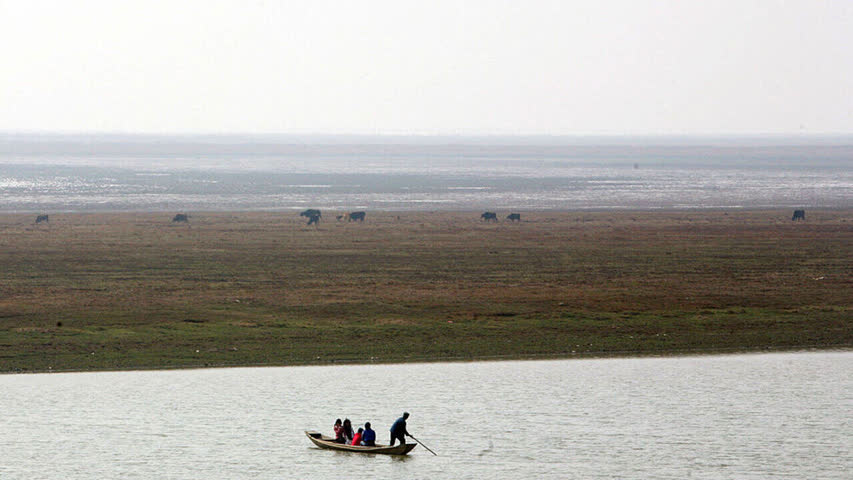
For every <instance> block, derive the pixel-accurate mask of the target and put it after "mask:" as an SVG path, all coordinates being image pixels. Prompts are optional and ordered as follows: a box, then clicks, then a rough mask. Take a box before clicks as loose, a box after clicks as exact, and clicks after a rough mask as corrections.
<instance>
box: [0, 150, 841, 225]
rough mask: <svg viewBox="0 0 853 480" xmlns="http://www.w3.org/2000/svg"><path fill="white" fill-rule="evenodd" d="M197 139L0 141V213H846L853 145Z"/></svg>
mask: <svg viewBox="0 0 853 480" xmlns="http://www.w3.org/2000/svg"><path fill="white" fill-rule="evenodd" d="M202 140H203V139H199V138H190V139H188V140H187V142H189V143H182V142H181V141H179V140H178V139H175V138H164V139H160V140H157V139H152V138H148V139H147V140H145V141H141V140H140V139H139V138H137V137H130V138H124V139H123V138H115V137H104V138H99V137H94V138H89V137H73V136H72V137H69V138H68V139H65V140H62V139H56V138H54V139H52V140H49V141H48V140H44V139H40V138H38V137H35V138H29V137H23V138H17V137H14V136H13V137H11V139H10V138H7V137H3V136H2V135H0V212H40V213H46V212H51V213H57V212H69V211H186V212H191V211H192V212H195V211H215V210H274V211H287V210H299V209H305V208H308V207H310V208H320V209H323V210H337V211H341V210H355V209H364V210H383V211H389V210H394V211H418V210H421V211H423V210H426V211H432V210H444V211H454V210H456V211H458V210H479V209H486V210H492V209H496V210H498V211H503V210H510V211H531V210H554V209H557V210H566V209H632V208H640V209H650V208H668V209H678V208H750V207H751V208H768V207H770V208H792V207H795V208H815V207H819V208H848V207H850V206H851V205H853V139H848V140H849V141H846V142H844V143H840V144H826V143H821V142H820V141H819V139H811V141H812V142H813V143H811V144H808V143H807V144H799V143H797V142H799V141H805V140H796V139H793V140H792V139H789V140H787V143H785V142H782V143H779V142H780V141H782V140H784V139H781V140H780V139H777V140H776V141H769V140H764V141H758V140H755V141H754V142H753V143H751V144H749V143H748V144H742V143H739V142H738V141H736V139H722V140H717V141H716V143H714V142H712V144H710V145H709V144H706V143H704V142H706V141H707V140H702V141H700V140H694V141H693V142H692V143H687V144H668V145H656V144H650V143H647V142H648V140H646V141H645V142H646V143H644V142H642V141H640V142H639V143H638V144H633V143H631V141H630V139H622V140H621V142H622V143H620V144H618V145H616V144H611V145H607V144H602V145H596V144H586V145H561V144H526V145H511V144H484V143H481V144H470V143H469V144H448V145H444V144H299V143H296V144H288V143H263V141H261V140H262V139H257V138H255V139H252V138H244V139H241V138H239V137H238V138H231V139H230V140H229V141H225V140H222V142H224V143H205V142H204V141H202ZM461 140H465V141H469V142H470V141H472V139H467V140H466V139H464V138H463V139H461ZM517 140H518V139H513V138H510V139H506V141H517ZM283 141H284V140H283ZM287 141H293V139H290V140H287ZM449 141H450V140H449ZM452 141H460V140H452ZM658 141H660V140H658ZM669 141H670V142H672V141H674V140H669ZM229 142H230V143H229ZM697 142H698V143H697ZM755 142H758V143H755ZM791 142H793V143H791Z"/></svg>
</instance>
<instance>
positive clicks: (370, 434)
mask: <svg viewBox="0 0 853 480" xmlns="http://www.w3.org/2000/svg"><path fill="white" fill-rule="evenodd" d="M359 430H361V429H360V428H359ZM361 444H362V445H364V446H365V447H375V446H376V432H374V431H373V430H372V429H371V428H370V422H367V423H365V424H364V432H362V434H361Z"/></svg>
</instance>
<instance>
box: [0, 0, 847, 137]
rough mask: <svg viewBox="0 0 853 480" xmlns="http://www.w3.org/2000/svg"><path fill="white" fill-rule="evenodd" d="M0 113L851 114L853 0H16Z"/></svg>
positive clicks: (250, 123) (628, 121)
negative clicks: (350, 0) (342, 0)
mask: <svg viewBox="0 0 853 480" xmlns="http://www.w3.org/2000/svg"><path fill="white" fill-rule="evenodd" d="M0 52H2V57H0V58H2V71H0V130H7V131H8V130H12V131H19V130H24V131H33V130H35V131H70V132H90V131H97V132H145V133H190V132H209V133H222V132H247V133H248V132H255V133H445V134H472V133H476V134H483V133H485V134H491V133H494V134H557V135H562V134H680V133H690V134H703V133H709V134H720V133H736V134H750V133H853V91H852V90H851V86H853V1H848V0H838V1H820V0H804V1H772V0H762V1H747V0H738V1H721V0H713V1H712V0H708V1H698V0H695V1H694V0H677V1H641V0H625V1H617V0H614V1H597V0H588V1H571V0H565V1H521V0H518V1H507V2H502V1H497V0H484V1H475V0H471V1H462V0H456V1H435V0H430V1H419V2H411V1H406V0H389V1H352V2H327V1H316V0H314V1H305V2H301V1H280V2H277V1H256V2H250V1H233V2H225V1H222V2H220V1H210V0H204V1H175V0H169V1H162V2H161V1H118V0H110V1H56V2H47V1H29V0H27V1H6V0H0Z"/></svg>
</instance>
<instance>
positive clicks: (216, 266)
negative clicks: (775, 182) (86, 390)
mask: <svg viewBox="0 0 853 480" xmlns="http://www.w3.org/2000/svg"><path fill="white" fill-rule="evenodd" d="M790 215H791V213H790V211H787V210H786V211H730V212H718V211H708V212H705V211H703V212H692V211H691V212H590V213H586V212H582V213H578V212H531V213H523V214H522V220H523V221H522V222H521V223H515V224H512V223H508V222H505V221H504V222H501V223H499V224H486V223H482V222H479V221H478V217H479V215H478V213H429V212H418V213H405V214H399V215H398V214H397V213H374V212H368V216H367V221H366V222H365V223H364V224H360V223H345V222H336V221H335V220H334V215H332V214H331V212H327V213H326V219H325V220H324V221H323V222H322V223H321V224H320V226H319V227H318V228H315V227H313V226H312V227H307V226H306V225H305V222H304V219H302V218H299V217H298V216H297V215H296V214H295V213H261V212H252V213H199V214H195V215H193V216H192V217H191V219H190V224H189V225H183V224H172V223H171V222H170V219H171V216H170V215H168V214H162V213H157V214H154V213H145V214H141V213H128V214H124V213H122V214H119V213H114V214H113V213H111V214H58V215H51V219H50V224H49V225H44V224H39V225H33V220H34V218H35V216H34V215H0V266H2V273H0V275H2V277H1V278H0V280H2V283H0V371H5V372H11V371H44V370H54V371H56V370H98V369H116V368H155V367H178V366H180V367H188V366H205V365H246V364H270V365H287V364H304V363H315V362H332V361H365V362H369V361H380V362H387V361H407V360H440V359H445V358H477V357H492V356H510V357H512V356H519V357H523V356H535V355H558V356H571V355H582V354H583V355H587V354H596V355H607V354H613V353H625V352H633V353H637V354H655V353H671V352H685V351H729V350H763V349H767V348H772V349H779V348H799V347H851V346H853V294H852V293H851V292H853V268H851V267H853V262H851V258H853V210H834V211H808V212H807V221H806V222H797V223H793V222H791V217H790Z"/></svg>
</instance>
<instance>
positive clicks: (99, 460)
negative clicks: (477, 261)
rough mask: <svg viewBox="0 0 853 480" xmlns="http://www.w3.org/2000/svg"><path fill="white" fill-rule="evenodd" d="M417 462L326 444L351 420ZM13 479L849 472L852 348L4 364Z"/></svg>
mask: <svg viewBox="0 0 853 480" xmlns="http://www.w3.org/2000/svg"><path fill="white" fill-rule="evenodd" d="M404 409H405V410H408V411H409V412H411V414H412V416H411V418H410V419H409V431H410V432H411V433H413V434H414V435H415V436H416V437H417V438H419V439H420V440H423V441H424V442H425V443H426V445H427V446H429V447H431V448H432V449H433V450H434V451H436V452H437V453H438V456H433V455H431V454H429V453H428V452H427V451H426V450H424V449H423V448H421V447H418V448H416V449H415V450H414V451H413V452H412V453H411V454H410V455H409V456H407V457H387V456H369V455H358V454H351V453H342V452H333V451H328V450H320V449H318V448H316V447H314V446H313V445H312V444H311V443H310V442H309V441H308V439H307V438H305V436H304V434H303V433H302V431H303V430H306V429H319V430H322V431H324V432H327V433H328V432H330V431H331V427H332V423H333V421H334V419H335V418H336V417H349V418H351V419H352V420H353V423H354V424H360V423H363V422H365V421H370V422H372V423H373V425H374V428H375V429H376V431H377V433H378V434H379V437H380V440H381V441H382V442H386V441H387V429H388V427H389V425H390V423H391V422H393V420H394V419H395V418H396V417H397V416H399V415H400V414H401V413H402V411H403V410H404ZM0 410H2V412H3V419H2V422H0V425H2V427H0V432H2V435H0V478H2V479H4V480H7V479H36V478H63V479H91V478H104V479H106V478H111V479H119V478H120V479H134V478H139V479H163V478H169V479H199V478H228V479H250V478H251V479H284V478H306V479H307V478H312V479H336V480H337V479H340V478H348V477H352V478H356V477H358V478H423V479H427V478H448V479H463V478H470V479H482V478H553V479H571V478H577V479H596V478H607V479H616V478H643V479H645V478H649V479H679V480H681V479H685V478H698V479H768V478H790V479H798V480H802V479H849V478H850V472H851V471H853V352H828V353H827V352H824V353H784V354H752V355H731V356H703V357H678V358H642V359H600V360H553V361H517V362H482V363H442V364H409V365H364V366H329V367H325V366H323V367H284V368H234V369H211V370H185V371H144V372H105V373H69V374H41V375H30V374H28V375H5V376H0Z"/></svg>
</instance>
